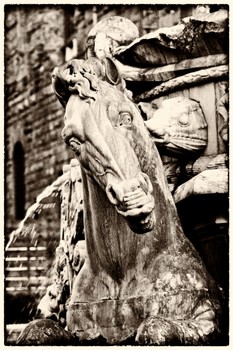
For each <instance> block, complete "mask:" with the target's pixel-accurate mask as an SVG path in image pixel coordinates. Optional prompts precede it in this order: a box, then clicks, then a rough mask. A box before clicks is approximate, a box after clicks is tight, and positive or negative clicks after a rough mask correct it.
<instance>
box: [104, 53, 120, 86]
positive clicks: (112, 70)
mask: <svg viewBox="0 0 233 350" xmlns="http://www.w3.org/2000/svg"><path fill="white" fill-rule="evenodd" d="M102 62H103V64H104V67H105V78H106V80H107V81H108V82H109V83H110V84H112V85H117V84H118V83H119V81H120V73H119V71H118V69H117V66H116V65H115V62H114V61H113V59H112V58H111V57H105V58H103V59H102Z"/></svg>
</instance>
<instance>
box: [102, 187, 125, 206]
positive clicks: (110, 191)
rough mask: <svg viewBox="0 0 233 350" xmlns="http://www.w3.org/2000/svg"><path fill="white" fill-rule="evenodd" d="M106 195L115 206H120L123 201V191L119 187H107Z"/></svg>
mask: <svg viewBox="0 0 233 350" xmlns="http://www.w3.org/2000/svg"><path fill="white" fill-rule="evenodd" d="M106 194H107V196H108V199H109V200H110V202H111V203H112V204H114V205H118V204H119V203H120V202H122V200H123V195H122V191H121V190H120V187H119V186H113V185H107V187H106Z"/></svg>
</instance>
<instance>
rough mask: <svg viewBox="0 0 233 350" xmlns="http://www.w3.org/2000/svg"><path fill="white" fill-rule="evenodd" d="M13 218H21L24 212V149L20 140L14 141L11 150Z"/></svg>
mask: <svg viewBox="0 0 233 350" xmlns="http://www.w3.org/2000/svg"><path fill="white" fill-rule="evenodd" d="M13 162H14V190H15V218H16V220H21V219H23V218H24V214H25V183H24V168H25V164H24V163H25V160H24V149H23V146H22V144H21V142H16V144H15V147H14V152H13Z"/></svg>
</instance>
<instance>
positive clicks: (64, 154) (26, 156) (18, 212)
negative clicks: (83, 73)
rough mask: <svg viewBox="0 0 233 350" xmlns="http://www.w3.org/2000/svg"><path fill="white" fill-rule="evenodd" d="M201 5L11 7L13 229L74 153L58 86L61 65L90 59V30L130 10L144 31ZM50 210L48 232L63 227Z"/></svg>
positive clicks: (8, 142) (8, 77) (8, 211)
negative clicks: (65, 133)
mask: <svg viewBox="0 0 233 350" xmlns="http://www.w3.org/2000/svg"><path fill="white" fill-rule="evenodd" d="M195 10H196V7H194V6H189V5H183V6H173V7H172V6H165V5H161V6H157V5H154V6H146V5H125V6H117V5H97V6H92V5H78V6H74V5H49V6H48V5H46V6H45V5H17V6H16V5H6V6H5V41H4V43H5V184H6V186H5V217H6V220H5V227H6V234H9V233H10V232H11V231H12V230H14V229H15V228H16V227H17V225H18V224H19V222H20V220H22V219H23V217H24V214H25V212H26V210H27V208H28V207H29V206H30V205H32V204H33V203H34V202H35V200H36V197H37V196H38V194H39V193H40V192H41V191H42V190H43V189H44V188H45V187H46V186H48V185H49V184H51V183H52V182H53V181H54V180H55V179H56V178H57V177H58V176H59V175H61V173H62V167H63V165H64V164H66V163H69V161H70V159H71V158H72V157H73V155H72V153H71V151H70V150H69V149H68V147H67V146H66V145H65V144H64V142H63V140H62V138H61V130H62V125H63V110H62V108H61V106H60V104H59V103H58V101H57V100H56V97H55V95H54V93H53V91H52V87H51V73H52V70H53V68H54V67H55V66H58V65H60V64H62V63H64V62H65V61H67V60H69V59H71V58H74V57H75V58H76V57H77V58H84V56H85V41H86V37H87V34H88V32H89V31H90V29H91V28H92V27H93V25H95V24H96V23H97V22H98V21H99V20H101V19H102V18H104V17H107V16H113V15H120V16H125V17H127V18H129V19H131V20H132V21H133V22H134V23H135V24H136V25H137V27H138V28H139V32H140V35H143V34H145V33H147V32H150V31H152V30H155V29H157V28H158V27H165V26H171V25H174V24H176V23H178V22H179V20H180V18H182V17H186V16H189V15H191V14H192V13H193V11H195ZM46 215H47V217H46V218H45V219H46V220H44V221H46V225H48V227H47V228H46V230H47V231H50V232H52V231H55V232H59V212H58V211H54V212H51V211H48V213H46Z"/></svg>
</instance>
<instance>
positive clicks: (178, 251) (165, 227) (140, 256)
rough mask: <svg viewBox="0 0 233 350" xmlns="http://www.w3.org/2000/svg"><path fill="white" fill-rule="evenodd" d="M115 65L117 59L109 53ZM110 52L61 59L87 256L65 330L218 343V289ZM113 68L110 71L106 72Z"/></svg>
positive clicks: (58, 87) (137, 340)
mask: <svg viewBox="0 0 233 350" xmlns="http://www.w3.org/2000/svg"><path fill="white" fill-rule="evenodd" d="M111 64H112V65H113V64H114V62H111ZM116 71H117V70H112V69H109V65H108V64H106V60H104V59H102V60H100V59H97V58H89V59H87V60H86V61H85V60H72V61H70V62H68V63H66V64H65V65H64V66H62V67H59V68H55V69H54V73H53V86H54V90H55V93H56V95H57V96H58V98H59V100H60V101H61V103H62V105H63V107H64V108H65V116H64V124H65V126H64V129H63V130H62V137H63V139H64V141H65V142H66V143H67V145H69V146H70V147H71V148H72V150H73V151H74V153H75V155H76V156H77V158H78V160H79V162H80V165H81V171H82V184H83V197H84V198H83V210H84V228H85V241H86V259H85V262H84V264H83V265H82V267H81V270H80V271H79V273H78V274H77V275H76V277H75V279H74V283H73V288H72V293H71V298H70V302H69V305H68V310H67V327H68V330H69V331H70V332H72V333H74V334H76V336H77V337H78V338H79V339H80V341H93V340H97V339H99V338H100V337H101V338H102V339H104V340H105V342H106V344H111V345H113V344H122V343H127V341H131V343H132V342H133V343H134V344H141V345H146V344H150V345H176V344H182V345H200V344H212V343H213V342H214V341H215V338H216V337H217V336H218V333H219V323H220V320H221V301H220V300H221V296H220V294H221V293H220V290H219V289H218V287H217V286H216V284H215V282H214V281H213V280H212V278H211V277H210V275H209V274H208V272H207V270H206V268H205V266H204V264H203V262H202V260H201V259H200V257H199V255H198V253H197V252H196V251H195V249H194V248H193V246H192V244H191V243H190V242H189V240H188V239H187V238H186V237H185V235H184V233H183V231H182V227H181V224H180V222H179V218H178V215H177V211H176V207H175V203H174V200H173V198H172V195H171V193H170V191H169V189H168V185H167V182H166V179H165V175H164V171H163V165H162V162H161V159H160V156H159V153H158V151H157V149H156V146H155V144H154V142H153V140H152V139H151V137H150V134H149V132H148V130H147V128H146V126H145V124H144V121H143V119H142V117H141V114H140V112H139V110H138V108H137V107H136V105H135V104H134V103H133V102H132V101H131V100H130V98H129V95H128V94H127V93H126V91H125V89H124V85H122V86H121V84H120V82H121V79H120V77H119V79H117V81H118V84H115V83H111V80H112V81H114V80H116V79H115V78H116V77H115V73H116ZM112 72H114V79H109V76H111V73H112Z"/></svg>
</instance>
